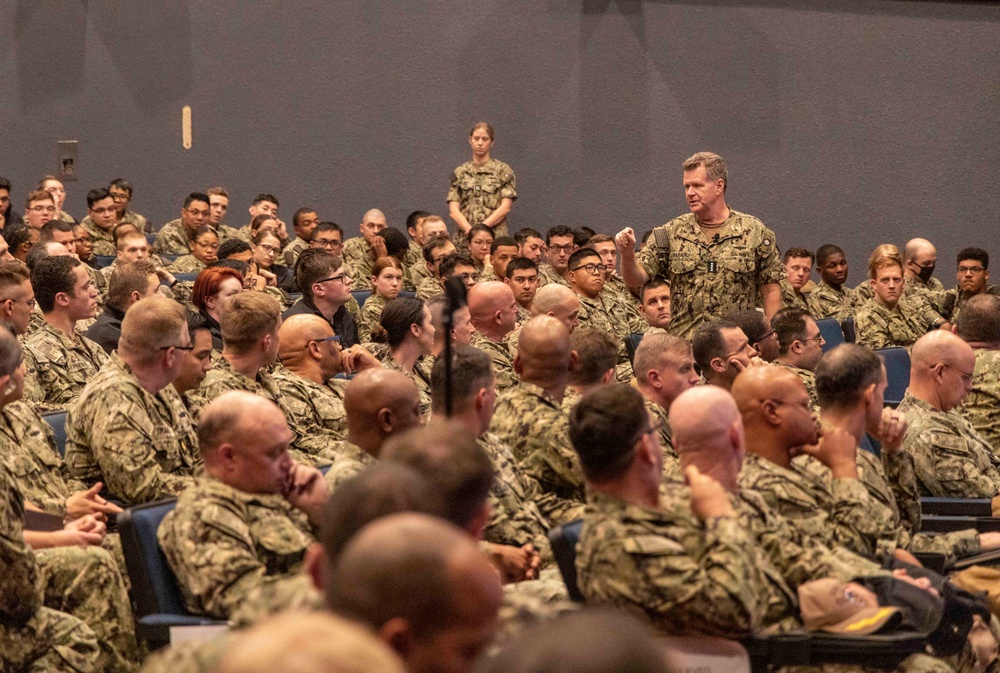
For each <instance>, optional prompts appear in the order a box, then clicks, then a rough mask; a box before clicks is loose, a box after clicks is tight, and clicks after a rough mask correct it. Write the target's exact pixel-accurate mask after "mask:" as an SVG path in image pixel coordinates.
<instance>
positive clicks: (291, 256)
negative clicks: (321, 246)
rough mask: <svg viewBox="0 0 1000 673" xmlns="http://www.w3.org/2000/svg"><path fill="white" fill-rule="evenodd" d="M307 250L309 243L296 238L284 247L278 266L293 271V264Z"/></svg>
mask: <svg viewBox="0 0 1000 673" xmlns="http://www.w3.org/2000/svg"><path fill="white" fill-rule="evenodd" d="M219 242H220V243H221V242H222V241H221V240H220V241H219ZM308 249H309V241H307V240H305V239H304V238H301V237H299V238H296V239H295V240H294V241H292V242H291V243H289V244H288V245H287V246H285V249H284V251H283V252H282V253H281V256H280V257H279V258H278V259H280V260H281V261H280V262H279V264H284V265H285V266H287V267H288V268H289V269H294V268H295V262H297V261H298V259H299V255H301V254H302V251H303V250H308Z"/></svg>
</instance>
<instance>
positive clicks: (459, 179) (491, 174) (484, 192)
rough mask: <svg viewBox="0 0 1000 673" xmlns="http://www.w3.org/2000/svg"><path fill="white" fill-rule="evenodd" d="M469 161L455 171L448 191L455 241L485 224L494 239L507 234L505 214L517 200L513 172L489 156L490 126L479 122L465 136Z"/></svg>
mask: <svg viewBox="0 0 1000 673" xmlns="http://www.w3.org/2000/svg"><path fill="white" fill-rule="evenodd" d="M469 145H470V146H472V161H467V162H465V163H464V164H462V165H461V166H459V167H458V168H456V169H455V173H454V175H452V178H451V189H449V190H448V215H449V216H450V217H451V219H452V221H453V222H454V223H455V225H456V226H457V227H458V233H457V235H456V238H458V239H464V238H465V237H466V236H467V235H468V233H469V229H471V228H472V227H474V226H475V225H477V224H485V225H486V226H487V227H490V228H492V229H493V234H494V235H495V236H506V235H507V214H508V213H510V208H511V206H512V205H513V204H514V199H516V198H517V189H516V185H515V182H516V181H515V179H514V171H512V170H511V168H510V166H508V165H507V164H505V163H504V162H502V161H497V160H496V159H494V158H492V157H491V156H490V148H492V147H493V127H492V126H490V125H489V124H487V123H486V122H479V123H478V124H476V125H475V126H473V127H472V132H471V133H469Z"/></svg>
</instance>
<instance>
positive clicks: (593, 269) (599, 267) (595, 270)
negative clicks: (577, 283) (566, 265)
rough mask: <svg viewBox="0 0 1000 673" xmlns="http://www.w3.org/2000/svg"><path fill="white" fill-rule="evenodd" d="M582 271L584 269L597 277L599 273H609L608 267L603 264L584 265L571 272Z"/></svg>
mask: <svg viewBox="0 0 1000 673" xmlns="http://www.w3.org/2000/svg"><path fill="white" fill-rule="evenodd" d="M580 269H583V270H584V271H586V272H587V273H589V274H591V275H592V276H596V275H597V274H599V273H604V272H605V271H607V270H608V267H606V266H605V265H603V264H583V265H581V266H578V267H576V268H575V269H570V271H579V270H580Z"/></svg>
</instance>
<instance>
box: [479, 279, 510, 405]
mask: <svg viewBox="0 0 1000 673" xmlns="http://www.w3.org/2000/svg"><path fill="white" fill-rule="evenodd" d="M468 299H469V319H470V320H471V321H472V326H473V327H474V328H475V329H476V331H475V333H473V335H472V346H473V347H475V348H478V349H479V350H481V351H483V352H484V353H486V354H487V355H489V356H490V360H491V361H492V362H493V372H494V374H495V375H496V384H497V392H498V393H503V392H506V391H507V390H509V389H510V388H511V386H513V385H515V384H516V383H517V374H516V373H515V372H514V361H513V358H512V357H511V355H510V351H509V350H508V348H507V344H506V343H505V339H506V338H507V336H508V335H509V334H510V333H511V332H512V331H513V329H514V327H516V326H517V302H516V301H515V300H514V293H513V291H511V289H510V287H508V286H507V285H505V284H504V283H502V282H500V281H495V280H494V281H487V282H485V283H476V284H475V285H473V286H472V287H471V288H470V289H469V297H468Z"/></svg>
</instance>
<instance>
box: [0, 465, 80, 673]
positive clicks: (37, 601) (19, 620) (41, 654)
mask: <svg viewBox="0 0 1000 673" xmlns="http://www.w3.org/2000/svg"><path fill="white" fill-rule="evenodd" d="M23 521H24V502H23V500H22V498H21V496H20V493H19V491H18V489H17V484H16V483H15V481H14V479H13V477H12V475H11V473H10V471H9V470H8V466H7V464H6V462H5V461H4V460H3V459H2V458H0V567H2V568H3V570H4V571H3V572H2V573H0V642H2V643H3V666H4V670H10V671H22V670H23V671H38V672H39V673H63V672H66V673H90V672H91V671H96V670H97V668H96V665H97V663H98V658H99V656H100V651H99V650H98V647H97V638H96V636H95V635H94V632H93V631H92V630H91V629H90V628H89V627H88V626H87V625H86V624H84V623H83V622H82V621H80V620H79V619H77V618H76V617H73V616H71V615H68V614H66V613H63V612H59V611H57V610H53V609H51V608H47V607H44V606H43V602H42V598H43V597H42V592H41V585H40V584H39V579H40V578H39V571H38V564H37V562H36V560H35V554H34V553H33V552H32V551H31V549H30V548H29V547H28V545H26V544H25V542H24V532H23V528H22V526H23Z"/></svg>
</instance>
